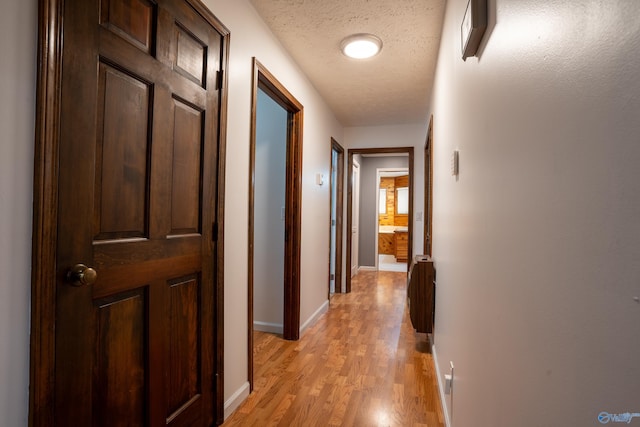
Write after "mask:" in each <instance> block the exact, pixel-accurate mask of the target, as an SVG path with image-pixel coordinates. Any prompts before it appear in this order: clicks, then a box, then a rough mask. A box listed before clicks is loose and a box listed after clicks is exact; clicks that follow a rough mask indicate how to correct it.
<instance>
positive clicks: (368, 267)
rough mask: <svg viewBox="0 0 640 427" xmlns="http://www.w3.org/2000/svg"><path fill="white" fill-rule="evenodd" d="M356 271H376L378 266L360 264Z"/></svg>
mask: <svg viewBox="0 0 640 427" xmlns="http://www.w3.org/2000/svg"><path fill="white" fill-rule="evenodd" d="M358 271H378V267H375V266H374V267H370V266H368V265H362V266H360V268H359V269H358Z"/></svg>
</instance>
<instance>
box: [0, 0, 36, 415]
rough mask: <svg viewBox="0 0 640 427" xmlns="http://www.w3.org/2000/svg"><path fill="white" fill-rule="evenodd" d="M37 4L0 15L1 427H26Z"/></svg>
mask: <svg viewBox="0 0 640 427" xmlns="http://www.w3.org/2000/svg"><path fill="white" fill-rule="evenodd" d="M36 23H37V2H36V1H35V0H28V1H26V0H25V1H20V2H6V3H5V4H3V12H2V14H0V55H1V56H2V61H0V94H2V102H0V236H2V238H0V420H1V421H0V424H2V425H3V426H7V427H19V426H25V425H27V411H28V409H27V408H28V401H29V397H28V386H29V312H30V299H29V297H30V287H31V205H32V199H33V144H34V118H35V116H34V114H35V81H36V77H35V76H36V46H37V41H36V36H37V30H36Z"/></svg>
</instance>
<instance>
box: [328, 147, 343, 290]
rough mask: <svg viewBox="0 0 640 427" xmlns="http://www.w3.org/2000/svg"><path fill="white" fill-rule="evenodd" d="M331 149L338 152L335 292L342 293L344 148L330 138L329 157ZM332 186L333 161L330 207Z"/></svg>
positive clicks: (331, 177)
mask: <svg viewBox="0 0 640 427" xmlns="http://www.w3.org/2000/svg"><path fill="white" fill-rule="evenodd" d="M333 150H335V151H337V152H338V170H337V171H336V176H337V178H336V180H337V182H336V185H337V187H336V261H335V263H336V265H335V279H334V280H335V292H336V293H342V217H343V209H344V205H343V199H344V148H342V146H341V145H340V143H338V141H336V140H335V139H333V138H331V157H333ZM332 187H333V161H332V162H331V170H330V171H329V208H331V188H332ZM329 235H331V214H330V215H329ZM330 293H331V238H329V294H330Z"/></svg>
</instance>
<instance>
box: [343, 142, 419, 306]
mask: <svg viewBox="0 0 640 427" xmlns="http://www.w3.org/2000/svg"><path fill="white" fill-rule="evenodd" d="M402 153H406V154H407V156H408V157H409V158H408V163H409V165H408V168H409V189H410V190H409V219H408V221H409V227H408V231H409V236H408V240H409V241H408V243H407V245H408V246H409V247H408V254H407V271H409V266H410V265H411V261H412V259H413V188H414V187H413V147H388V148H353V149H349V150H348V162H349V165H348V168H349V170H350V171H351V170H352V169H353V156H354V155H355V154H389V155H392V154H402ZM352 181H353V180H352V177H351V176H350V177H349V179H348V180H347V230H349V232H348V233H347V261H346V262H347V265H348V266H349V268H351V240H352V238H351V236H352V234H353V233H351V228H352V224H353V182H352ZM346 279H347V280H346V282H345V291H346V292H347V293H348V292H351V273H349V274H347V275H346Z"/></svg>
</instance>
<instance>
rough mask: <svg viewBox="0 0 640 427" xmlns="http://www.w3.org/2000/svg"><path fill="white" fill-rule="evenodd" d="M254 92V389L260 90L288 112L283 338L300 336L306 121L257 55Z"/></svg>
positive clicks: (250, 279)
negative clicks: (255, 256)
mask: <svg viewBox="0 0 640 427" xmlns="http://www.w3.org/2000/svg"><path fill="white" fill-rule="evenodd" d="M252 74H253V78H252V91H251V135H250V141H249V146H250V147H249V165H250V166H249V224H248V229H249V233H248V234H249V238H248V284H247V287H248V316H247V317H248V333H247V336H248V339H247V345H248V361H249V363H248V365H249V366H248V377H249V387H250V390H253V277H254V271H253V262H254V218H255V215H254V209H255V167H256V165H255V163H256V153H255V151H256V112H257V102H258V89H261V90H263V91H264V92H265V93H266V94H267V95H269V97H271V98H272V99H273V100H274V101H275V102H277V103H278V104H279V105H280V106H281V107H282V108H284V109H285V110H286V111H287V113H288V119H287V122H288V123H287V148H286V152H287V153H286V157H287V159H286V160H287V161H286V164H287V171H286V184H285V185H286V187H285V194H286V196H285V249H284V264H285V265H284V325H283V337H284V339H287V340H297V339H298V338H299V337H300V249H301V233H302V203H301V202H302V121H303V106H302V104H301V103H300V102H298V100H297V99H296V98H295V97H294V96H293V95H292V94H291V93H290V92H289V91H288V90H287V89H286V88H285V87H284V85H282V83H280V82H279V81H278V79H276V78H275V76H274V75H273V74H271V72H269V70H267V68H266V67H265V66H264V65H262V64H261V63H260V61H258V60H257V59H256V58H255V57H254V58H253V73H252Z"/></svg>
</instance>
